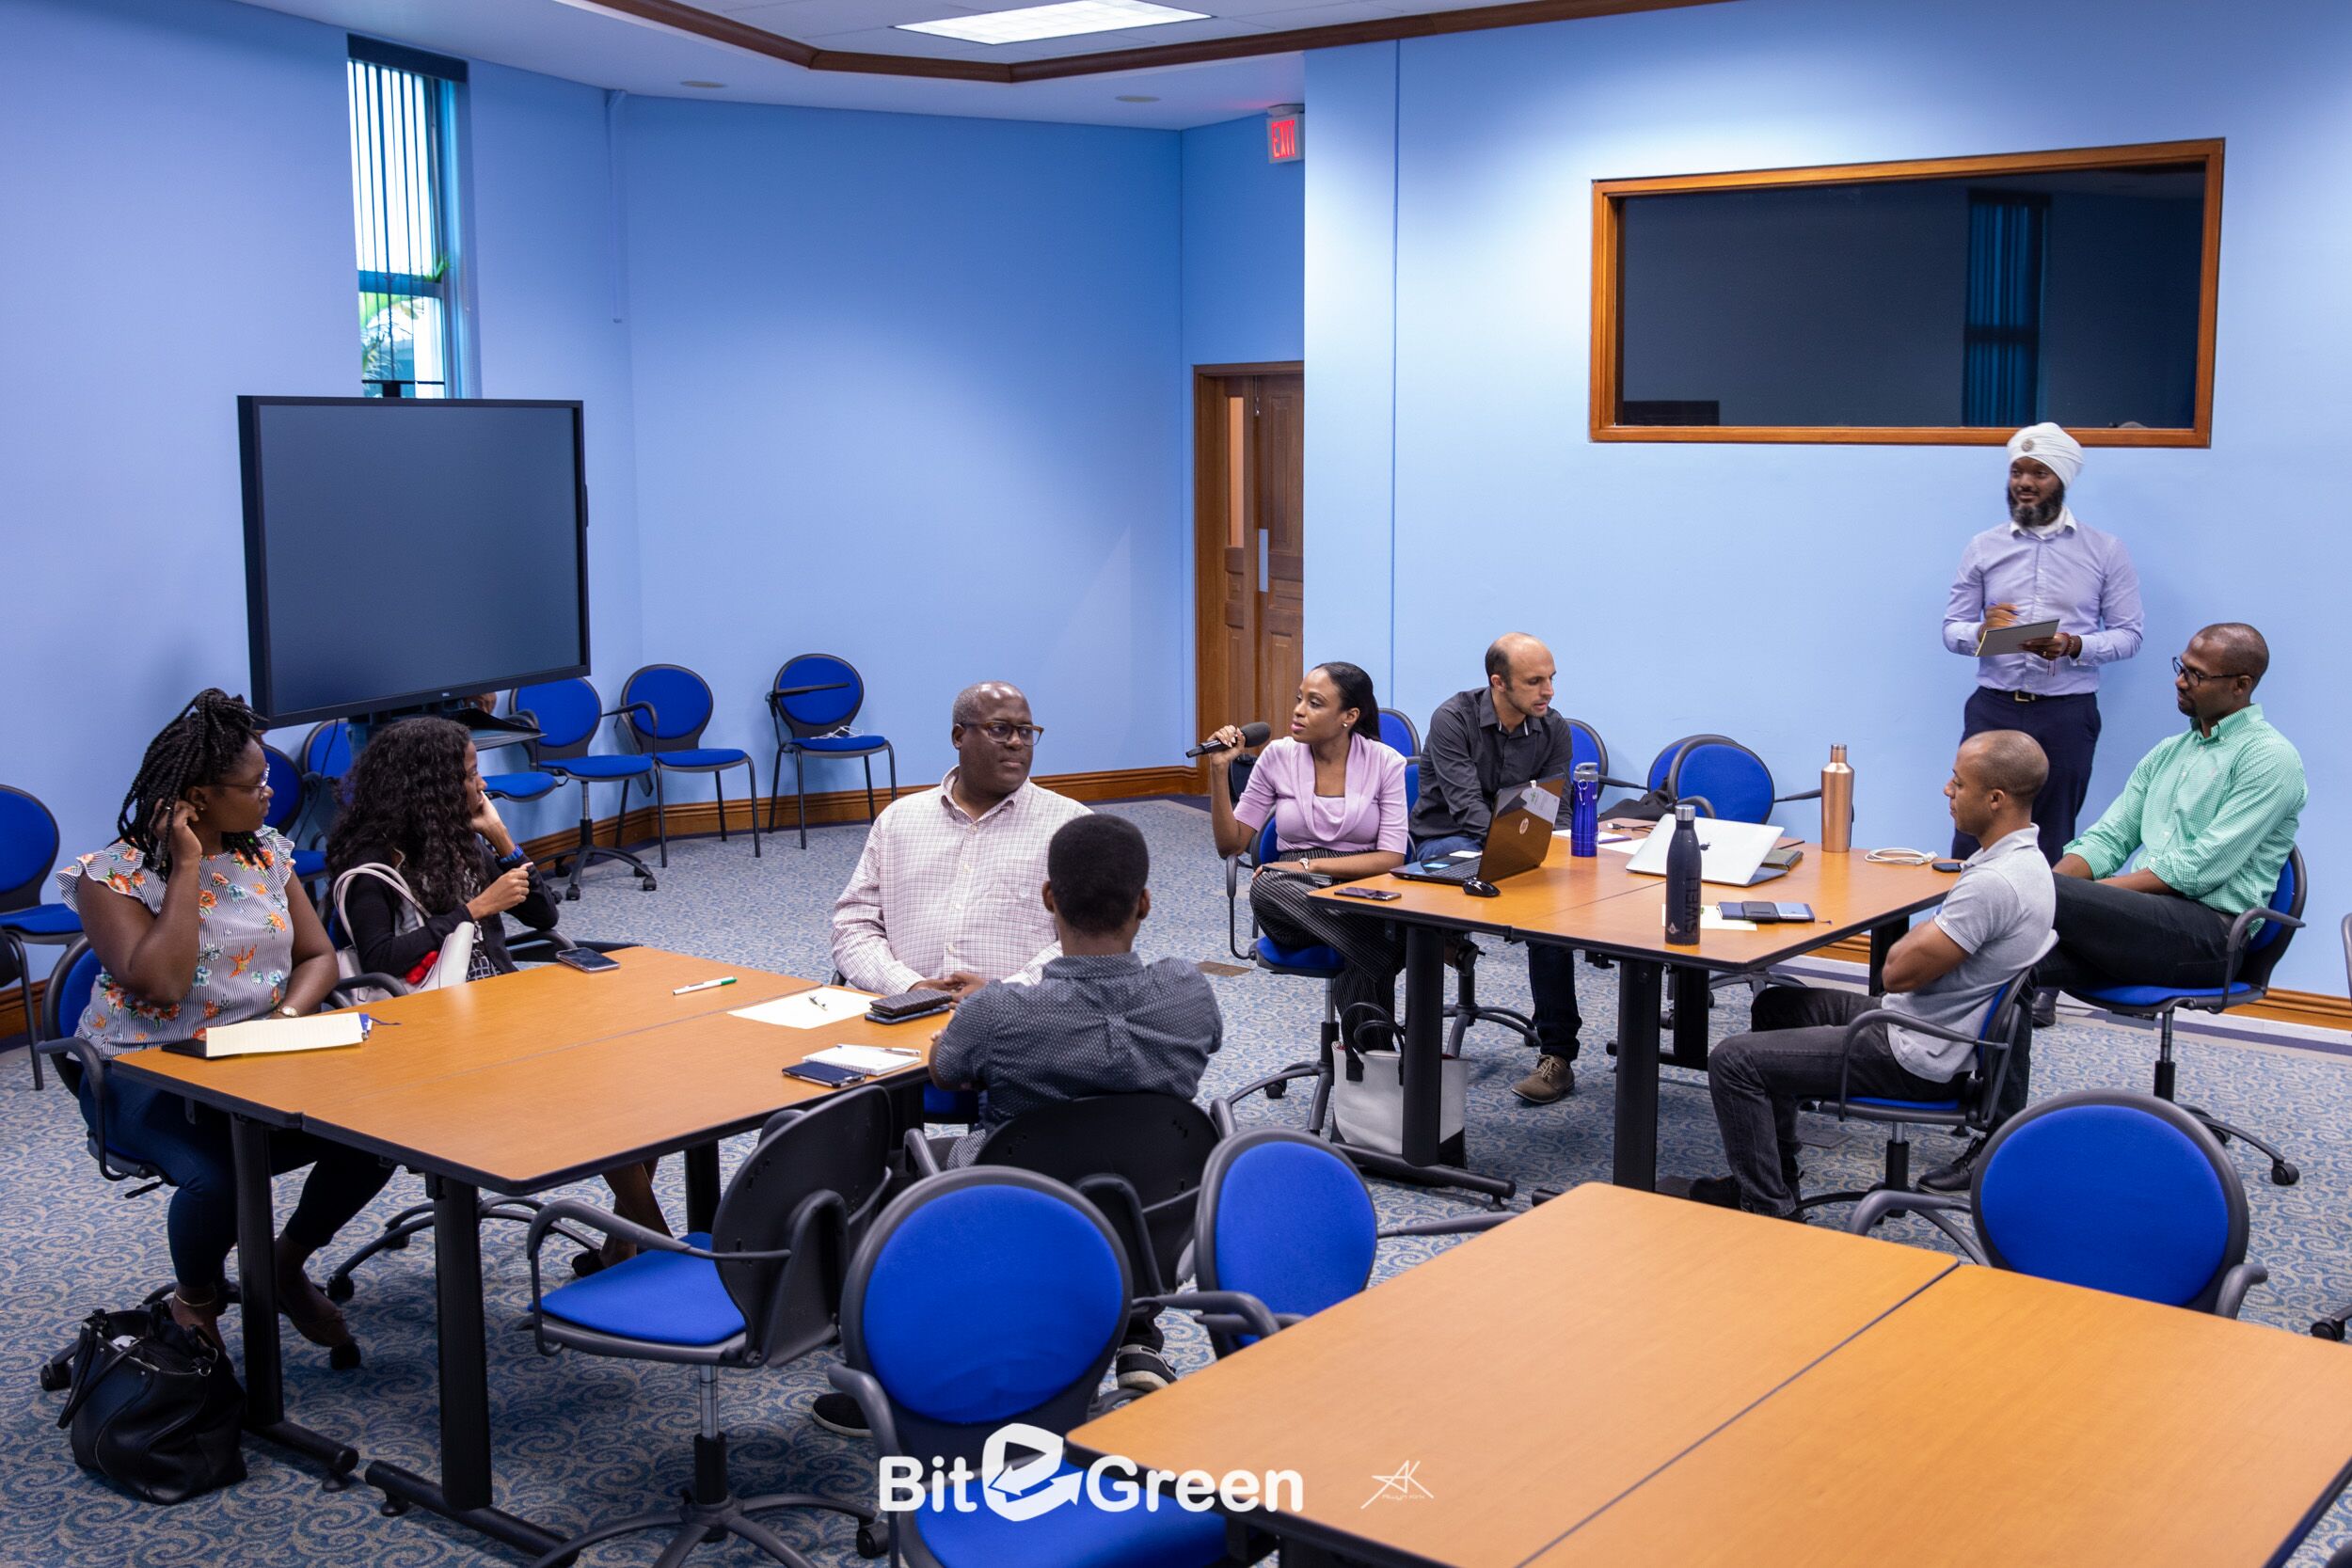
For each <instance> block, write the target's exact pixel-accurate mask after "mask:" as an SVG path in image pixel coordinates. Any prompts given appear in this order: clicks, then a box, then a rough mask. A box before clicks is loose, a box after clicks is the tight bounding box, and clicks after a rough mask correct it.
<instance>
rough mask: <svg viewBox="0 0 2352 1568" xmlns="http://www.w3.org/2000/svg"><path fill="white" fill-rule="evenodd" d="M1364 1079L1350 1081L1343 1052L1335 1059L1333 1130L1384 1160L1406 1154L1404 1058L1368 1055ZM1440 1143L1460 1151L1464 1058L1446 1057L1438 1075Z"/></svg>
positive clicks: (1390, 1054)
mask: <svg viewBox="0 0 2352 1568" xmlns="http://www.w3.org/2000/svg"><path fill="white" fill-rule="evenodd" d="M1359 1055H1360V1056H1361V1057H1362V1059H1363V1064H1364V1075H1363V1077H1362V1078H1361V1079H1358V1080H1353V1081H1351V1080H1350V1079H1349V1078H1348V1076H1347V1068H1348V1058H1347V1054H1346V1053H1344V1052H1335V1053H1333V1054H1332V1067H1333V1069H1334V1071H1333V1073H1332V1081H1331V1126H1332V1130H1333V1131H1334V1132H1337V1133H1338V1134H1339V1138H1340V1141H1341V1142H1342V1143H1349V1144H1354V1145H1355V1146H1356V1147H1357V1148H1371V1149H1377V1150H1379V1151H1380V1152H1381V1153H1383V1154H1403V1153H1404V1152H1405V1058H1404V1057H1403V1056H1402V1055H1400V1054H1399V1053H1396V1052H1394V1051H1365V1052H1360V1053H1359ZM1462 1084H1463V1076H1462V1058H1460V1057H1459V1056H1448V1057H1445V1058H1444V1059H1443V1060H1442V1061H1440V1062H1439V1064H1438V1143H1439V1144H1440V1145H1452V1146H1455V1147H1457V1148H1458V1146H1459V1142H1460V1139H1461V1136H1462Z"/></svg>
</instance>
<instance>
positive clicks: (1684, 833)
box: [1666, 806, 1699, 947]
mask: <svg viewBox="0 0 2352 1568" xmlns="http://www.w3.org/2000/svg"><path fill="white" fill-rule="evenodd" d="M1697 811H1698V808H1697V807H1696V806H1677V807H1675V826H1674V835H1675V836H1674V837H1673V838H1672V839H1670V840H1669V841H1668V842H1667V844H1666V940H1667V941H1668V942H1672V943H1674V944H1675V945H1676V946H1677V947H1695V946H1697V945H1698V941H1699V830H1698V826H1697V823H1696V821H1695V814H1696V813H1697Z"/></svg>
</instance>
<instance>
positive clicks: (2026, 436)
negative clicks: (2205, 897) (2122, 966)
mask: <svg viewBox="0 0 2352 1568" xmlns="http://www.w3.org/2000/svg"><path fill="white" fill-rule="evenodd" d="M2009 459H2010V462H2009V483H2008V491H2007V496H2006V499H2007V500H2008V502H2009V521H2008V522H2006V523H2004V524H2002V525H2001V526H2000V527H1998V528H1993V529H1987V530H1986V531H1984V532H1982V533H1979V534H1978V535H1977V536H1976V537H1975V538H1974V539H1971V540H1969V541H1968V547H1967V549H1965V550H1964V551H1963V552H1962V554H1961V558H1960V575H1959V576H1958V577H1957V578H1954V579H1953V580H1952V595H1951V599H1950V601H1949V602H1948V603H1947V605H1946V606H1945V607H1944V645H1945V646H1946V647H1947V648H1949V649H1951V651H1952V652H1954V653H1956V654H1960V655H1963V656H1964V657H1971V658H1976V660H1977V689H1976V690H1975V691H1974V692H1973V693H1971V694H1970V696H1969V698H1968V705H1967V707H1966V708H1965V709H1964V710H1963V721H1962V724H1961V732H1960V734H1961V738H1962V739H1963V740H1965V739H1966V738H1967V737H1968V736H1972V735H1978V734H1980V733H1982V732H1983V731H1986V730H2023V731H2025V732H2026V734H2027V735H2029V736H2033V737H2034V739H2035V740H2037V741H2039V742H2041V745H2042V754H2043V755H2045V756H2047V757H2048V758H2049V759H2050V776H2049V780H2048V782H2047V783H2045V784H2043V785H2042V792H2041V793H2040V794H2039V795H2037V796H2036V797H2035V798H2034V802H2033V820H2034V827H2035V829H2036V830H2037V832H2038V836H2039V838H2040V841H2041V846H2042V858H2043V859H2044V860H2046V861H2048V862H2050V863H2052V864H2053V865H2055V864H2057V863H2058V857H2059V856H2060V855H2062V854H2064V853H2065V852H2066V846H2067V845H2068V844H2069V843H2070V842H2072V841H2073V839H2074V824H2075V818H2076V817H2077V816H2080V814H2081V812H2082V809H2083V800H2084V798H2085V796H2087V795H2088V794H2089V792H2090V763H2091V754H2092V752H2094V751H2095V750H2096V748H2097V747H2098V744H2099V666H2101V665H2102V664H2111V663H2114V662H2115V661H2116V660H2118V659H2124V658H2129V657H2132V656H2133V655H2134V654H2136V653H2137V652H2139V637H2140V610H2139V574H2138V573H2137V572H2135V571H2134V570H2133V569H2132V558H2131V556H2130V555H2129V554H2128V553H2127V552H2126V551H2125V550H2124V548H2123V542H2122V540H2120V539H2118V538H2116V537H2115V535H2113V534H2111V533H2102V532H2100V531H2098V530H2097V529H2094V528H2089V527H2086V526H2085V525H2084V524H2083V523H2082V522H2080V521H2079V520H2078V519H2077V518H2076V517H2075V515H2074V510H2073V509H2072V508H2071V507H2069V506H2068V505H2067V503H2066V494H2067V492H2068V491H2069V490H2071V489H2073V488H2074V476H2075V475H2077V474H2079V473H2080V472H2082V467H2083V449H2082V446H2081V444H2080V443H2079V442H2077V441H2076V440H2075V439H2074V437H2073V436H2069V435H2068V434H2066V432H2065V431H2063V430H2060V429H2059V428H2058V426H2057V425H2054V424H2038V425H2030V426H2028V427H2026V429H2024V430H2021V431H2019V432H2018V433H2017V434H2016V435H2014V436H2010V438H2009ZM2052 620H2054V621H2056V622H2058V632H2057V634H2056V635H2055V636H2051V637H2042V638H2037V639H2035V640H2034V641H2030V642H2027V643H2026V645H2025V648H2026V651H2025V652H2023V653H2016V654H2001V655H1997V656H1994V657H1978V655H1977V645H1978V641H1979V639H1980V638H1981V637H1982V635H1983V634H1984V633H1985V632H1987V631H1990V630H1994V629H1996V628H1998V627H2001V626H2017V625H2028V626H2029V625H2031V624H2032V623H2034V622H2036V621H2052ZM1977 848H1978V845H1977V841H1976V840H1975V839H1973V838H1970V837H1969V836H1968V835H1967V834H1965V833H1955V834H1953V835H1952V858H1953V859H1955V860H1965V859H1967V858H1968V857H1969V856H1970V855H1973V854H1975V853H1976V852H1977ZM2053 1001H2054V996H2053V995H2052V994H2050V993H2044V994H2042V995H2040V996H2037V997H2036V998H2035V999H2034V1019H2035V1022H2038V1023H2042V1024H2047V1023H2049V1022H2051V1019H2052V1017H2053V1013H2052V1002H2053Z"/></svg>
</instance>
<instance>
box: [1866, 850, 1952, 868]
mask: <svg viewBox="0 0 2352 1568" xmlns="http://www.w3.org/2000/svg"><path fill="white" fill-rule="evenodd" d="M1862 858H1863V859H1864V860H1866V861H1869V862H1872V863H1875V864H1879V865H1926V864H1928V863H1930V862H1931V861H1934V860H1937V859H1939V858H1940V857H1939V856H1936V855H1932V854H1931V853H1929V852H1928V851H1927V850H1925V849H1873V850H1871V851H1870V852H1869V853H1868V854H1867V855H1864V856H1863V857H1862Z"/></svg>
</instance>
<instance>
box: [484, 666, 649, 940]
mask: <svg viewBox="0 0 2352 1568" xmlns="http://www.w3.org/2000/svg"><path fill="white" fill-rule="evenodd" d="M506 710H507V712H509V713H510V714H512V715H514V716H515V717H516V718H517V719H526V720H529V721H531V722H532V724H534V725H536V726H537V728H538V731H539V738H538V739H536V740H526V741H525V742H523V745H524V746H525V747H526V748H527V749H528V751H529V752H530V756H531V767H532V770H533V771H535V772H546V773H552V774H553V775H555V776H556V777H557V778H559V779H562V780H564V781H565V782H567V783H571V784H579V785H580V841H579V843H578V845H577V846H576V847H573V848H570V849H566V850H564V851H563V852H562V853H561V854H559V855H557V856H555V857H554V858H553V860H552V861H551V862H550V863H549V868H548V869H549V874H550V875H552V874H553V873H554V870H555V869H556V868H557V867H558V866H560V865H561V863H563V862H565V861H569V862H570V863H571V872H570V875H569V876H568V877H566V878H565V879H564V897H565V898H578V897H579V896H580V873H581V872H583V871H585V870H587V869H588V867H590V866H591V865H594V864H595V863H596V862H598V861H617V862H619V863H621V864H623V865H626V866H628V868H629V869H630V870H631V871H633V872H635V873H636V874H637V879H638V884H639V885H640V887H642V888H643V889H644V891H645V892H647V893H651V892H653V891H654V886H655V883H654V876H653V872H652V870H651V869H650V868H648V867H647V866H646V864H645V863H644V861H641V860H639V859H638V858H637V857H636V856H635V855H632V854H630V853H629V852H628V850H626V849H624V848H622V847H621V836H622V832H623V831H624V825H625V824H626V823H627V822H628V786H629V785H630V784H644V785H645V787H646V788H647V790H648V791H650V790H651V789H652V787H653V763H652V761H651V760H650V759H649V758H646V757H643V756H633V755H629V754H628V753H625V752H596V751H591V750H590V749H589V748H591V747H592V746H594V745H595V744H596V732H597V731H598V730H600V729H602V728H603V727H604V721H606V720H607V719H610V718H612V717H613V716H614V715H615V714H616V713H618V712H620V711H621V709H619V708H607V707H606V706H605V705H604V700H603V699H602V698H600V697H598V696H597V695H596V688H595V687H593V686H591V685H589V684H588V683H587V682H586V681H585V680H583V679H581V678H580V677H579V676H577V675H575V676H572V677H571V678H569V679H567V680H560V681H542V682H540V683H539V684H538V685H536V686H523V687H517V688H516V689H515V690H514V691H513V692H512V693H511V694H510V695H509V696H508V697H507V700H506ZM592 784H619V785H620V786H621V804H620V810H619V811H618V812H616V813H614V815H613V819H612V847H610V848H608V847H605V846H604V845H601V844H598V843H597V842H596V815H595V813H594V812H593V811H592V810H590V807H589V799H588V790H589V786H590V785H592Z"/></svg>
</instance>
